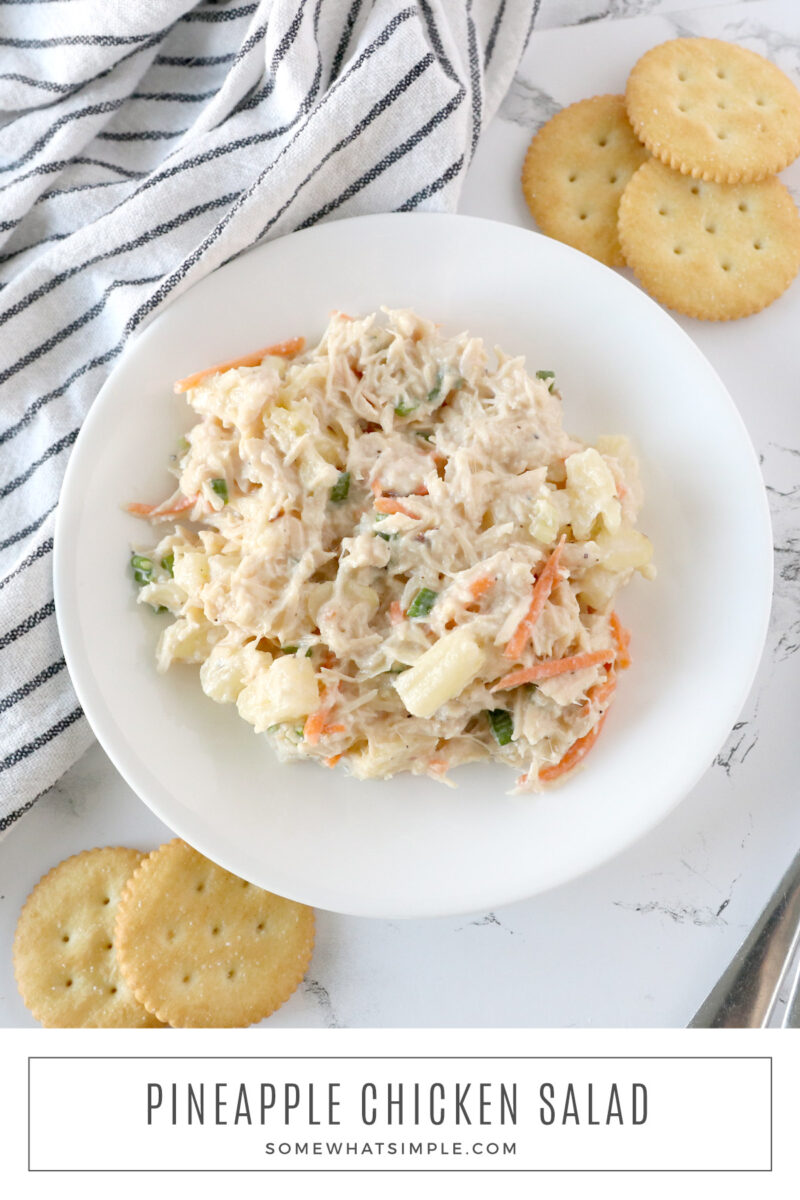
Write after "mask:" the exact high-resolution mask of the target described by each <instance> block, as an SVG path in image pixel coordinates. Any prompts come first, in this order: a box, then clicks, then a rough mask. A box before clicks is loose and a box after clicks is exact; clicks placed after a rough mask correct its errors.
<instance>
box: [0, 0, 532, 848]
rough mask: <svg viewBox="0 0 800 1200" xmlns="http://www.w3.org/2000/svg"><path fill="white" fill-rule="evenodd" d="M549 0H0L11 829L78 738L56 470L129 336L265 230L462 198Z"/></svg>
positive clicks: (1, 381)
mask: <svg viewBox="0 0 800 1200" xmlns="http://www.w3.org/2000/svg"><path fill="white" fill-rule="evenodd" d="M537 7H538V0H260V2H258V3H255V2H253V3H246V2H243V0H217V2H213V0H211V2H206V3H203V4H200V5H195V4H194V3H193V0H4V3H2V4H0V730H1V731H2V732H1V733H0V833H2V832H3V831H5V830H7V829H8V828H9V827H10V826H11V825H12V824H13V822H14V821H16V820H17V818H18V817H20V816H21V815H22V814H23V813H24V812H26V811H27V810H28V809H29V808H30V807H31V806H32V805H33V804H34V803H35V801H36V799H37V798H38V797H39V796H40V795H41V794H42V792H43V791H45V790H46V789H47V788H48V787H49V786H50V785H51V784H52V783H53V782H54V781H55V780H56V779H57V778H58V776H59V775H60V774H61V773H62V772H63V771H65V770H66V769H67V768H68V767H69V766H70V765H71V764H72V763H73V762H74V761H75V759H76V758H77V757H78V756H79V755H80V754H81V753H82V752H83V750H84V749H85V748H86V747H87V746H88V744H89V741H90V737H91V735H90V732H89V729H88V727H87V723H86V720H85V719H84V717H83V715H82V713H81V709H80V707H79V705H78V702H77V699H76V697H75V694H74V692H73V690H72V688H71V686H70V681H69V678H68V674H67V671H66V669H65V663H64V658H63V654H62V650H61V647H60V645H59V640H58V634H57V630H56V623H55V617H54V606H53V592H52V582H51V572H52V550H53V527H54V518H55V507H56V503H57V501H58V493H59V487H60V484H61V480H62V478H63V474H64V468H65V465H66V461H67V458H68V455H69V452H70V448H71V447H72V445H73V443H74V442H75V439H76V437H77V436H78V430H79V428H80V425H81V421H82V420H83V417H84V416H85V414H86V412H87V410H88V408H89V406H90V404H91V402H92V399H93V398H94V396H95V395H96V394H97V392H98V390H99V388H100V386H101V385H102V383H103V381H104V379H105V377H106V376H107V374H108V372H109V371H110V370H111V368H112V367H113V365H114V362H115V360H116V359H117V357H118V355H119V354H120V351H121V350H122V348H123V346H124V344H125V342H126V341H127V339H128V338H130V337H131V336H132V335H133V334H135V333H136V331H137V330H138V329H140V328H141V326H142V325H143V324H144V323H145V322H146V321H147V320H148V319H150V318H151V317H152V316H153V314H154V313H155V312H157V311H158V309H159V308H160V307H161V306H162V305H164V304H165V303H167V302H168V301H169V300H171V299H172V298H173V297H175V296H176V295H178V294H179V293H180V292H182V291H183V290H185V289H186V288H187V287H189V286H190V285H191V284H192V283H194V282H196V281H197V280H198V279H199V278H201V277H202V276H204V275H206V274H208V272H209V271H212V270H213V269H214V268H215V267H217V266H219V265H220V264H221V263H223V262H225V261H227V260H228V259H230V258H231V257H233V256H234V255H236V254H238V253H240V252H241V251H243V250H245V249H247V248H248V247H249V246H252V245H253V244H254V243H256V242H258V241H260V240H262V239H266V238H270V237H276V236H279V235H281V234H285V233H288V232H290V231H291V230H294V229H301V228H303V227H304V226H307V225H311V224H313V223H314V222H316V221H321V220H325V219H335V218H337V217H344V216H351V215H353V214H356V213H365V212H381V211H393V210H400V211H407V210H412V209H423V208H424V209H429V210H452V209H454V208H455V206H456V202H457V199H458V195H459V190H460V186H461V183H462V180H463V177H464V173H465V171H466V169H467V167H468V165H469V163H470V159H471V157H472V154H473V152H474V150H475V146H476V143H477V139H478V136H479V134H480V131H481V128H482V126H483V125H485V123H486V121H487V120H488V119H489V117H490V116H491V115H492V114H493V112H494V111H495V109H496V108H497V106H498V104H499V102H500V100H501V99H502V97H503V95H504V93H505V91H506V89H507V87H508V85H509V83H510V81H511V78H512V75H513V72H514V70H515V68H516V66H517V63H518V61H519V58H520V55H521V54H522V51H523V49H524V47H525V44H526V42H527V39H528V37H529V35H530V31H531V27H532V25H533V21H534V19H535V10H536V8H537Z"/></svg>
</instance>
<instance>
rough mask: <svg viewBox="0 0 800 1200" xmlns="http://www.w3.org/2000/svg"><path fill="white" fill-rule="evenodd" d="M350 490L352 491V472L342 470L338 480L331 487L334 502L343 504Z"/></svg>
mask: <svg viewBox="0 0 800 1200" xmlns="http://www.w3.org/2000/svg"><path fill="white" fill-rule="evenodd" d="M349 491H350V472H349V471H342V473H341V475H340V476H339V478H338V479H337V480H336V483H335V484H334V485H333V487H332V488H331V500H332V501H333V503H334V504H341V503H342V501H343V500H346V499H347V495H348V492H349Z"/></svg>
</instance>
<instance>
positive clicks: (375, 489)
mask: <svg viewBox="0 0 800 1200" xmlns="http://www.w3.org/2000/svg"><path fill="white" fill-rule="evenodd" d="M369 487H370V491H371V492H372V494H373V496H374V497H375V498H376V499H377V498H378V497H379V496H382V495H383V488H382V487H381V485H380V483H379V482H378V480H377V479H373V481H372V483H371V484H370V485H369Z"/></svg>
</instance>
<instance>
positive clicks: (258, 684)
mask: <svg viewBox="0 0 800 1200" xmlns="http://www.w3.org/2000/svg"><path fill="white" fill-rule="evenodd" d="M236 707H237V708H238V709H239V716H241V717H244V719H245V721H249V722H250V724H251V725H254V726H255V729H256V733H263V732H264V730H265V729H268V728H269V727H270V725H279V724H280V723H281V722H282V721H296V720H297V719H298V718H300V717H307V716H308V714H309V713H310V712H313V711H314V709H315V708H318V707H319V689H318V687H317V678H316V675H315V674H314V668H313V667H312V665H311V662H310V660H309V659H307V658H294V657H292V656H291V655H285V656H284V657H282V658H276V659H275V661H274V662H273V663H272V665H271V666H270V667H269V668H268V669H267V670H266V671H259V672H258V674H257V675H256V676H255V678H254V679H252V680H251V682H250V683H248V684H247V685H246V687H244V688H243V689H242V691H241V692H240V693H239V696H238V698H237V701H236Z"/></svg>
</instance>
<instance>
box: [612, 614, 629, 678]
mask: <svg viewBox="0 0 800 1200" xmlns="http://www.w3.org/2000/svg"><path fill="white" fill-rule="evenodd" d="M609 624H610V626H611V636H612V637H613V639H614V646H615V648H616V651H617V666H618V667H619V669H620V670H621V671H626V670H627V669H628V667H629V666H630V665H631V654H630V644H631V635H630V633H629V632H628V630H627V629H626V628H625V626H624V625H623V624H622V622H621V621H620V619H619V617H618V616H617V614H616V613H615V612H612V614H611V616H610V617H609Z"/></svg>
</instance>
